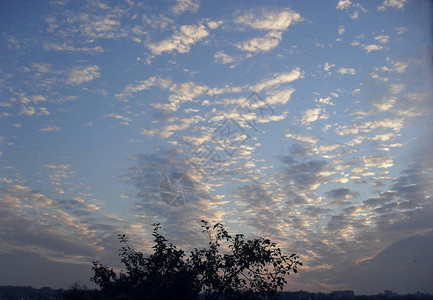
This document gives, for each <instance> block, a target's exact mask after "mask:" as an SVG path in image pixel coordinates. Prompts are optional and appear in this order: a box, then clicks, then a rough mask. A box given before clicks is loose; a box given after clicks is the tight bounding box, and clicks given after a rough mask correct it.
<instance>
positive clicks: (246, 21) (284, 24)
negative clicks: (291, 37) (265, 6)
mask: <svg viewBox="0 0 433 300" xmlns="http://www.w3.org/2000/svg"><path fill="white" fill-rule="evenodd" d="M300 21H302V17H301V15H300V14H299V13H297V12H294V11H292V10H291V9H285V10H283V11H270V10H262V12H261V13H260V14H256V13H255V12H249V13H246V14H243V15H241V16H239V17H238V18H237V19H236V20H235V22H236V23H238V24H243V25H247V26H250V27H252V28H254V29H257V30H264V31H268V32H267V33H266V34H265V35H264V36H263V37H256V38H253V39H250V40H247V41H244V42H241V43H238V44H237V45H236V47H237V48H239V49H241V50H243V51H248V52H252V53H258V52H267V51H269V50H272V49H274V48H275V47H277V46H278V45H279V43H280V42H281V40H282V34H283V32H285V31H287V29H288V28H289V26H291V25H292V24H296V23H297V22H300Z"/></svg>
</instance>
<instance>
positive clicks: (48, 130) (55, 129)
mask: <svg viewBox="0 0 433 300" xmlns="http://www.w3.org/2000/svg"><path fill="white" fill-rule="evenodd" d="M59 130H60V128H59V127H57V126H54V125H53V126H47V127H44V128H41V129H39V131H42V132H50V131H59Z"/></svg>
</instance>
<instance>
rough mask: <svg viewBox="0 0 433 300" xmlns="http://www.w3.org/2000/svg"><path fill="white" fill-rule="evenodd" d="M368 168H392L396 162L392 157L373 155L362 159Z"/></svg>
mask: <svg viewBox="0 0 433 300" xmlns="http://www.w3.org/2000/svg"><path fill="white" fill-rule="evenodd" d="M361 159H362V161H363V162H364V165H365V166H366V167H374V168H384V169H386V168H390V167H392V166H393V165H394V160H393V158H392V157H390V156H384V155H371V156H364V157H362V158H361Z"/></svg>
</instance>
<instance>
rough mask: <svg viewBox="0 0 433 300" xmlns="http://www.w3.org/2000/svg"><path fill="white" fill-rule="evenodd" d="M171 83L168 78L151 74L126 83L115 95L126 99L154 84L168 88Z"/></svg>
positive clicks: (120, 98)
mask: <svg viewBox="0 0 433 300" xmlns="http://www.w3.org/2000/svg"><path fill="white" fill-rule="evenodd" d="M171 84H172V81H171V79H170V78H162V77H158V76H152V77H149V78H148V79H145V80H140V81H137V82H136V83H134V84H129V85H127V86H126V87H125V88H124V89H123V91H121V92H120V93H118V94H116V95H115V97H116V98H117V99H119V100H126V98H128V97H131V96H133V95H134V94H136V93H138V92H141V91H144V90H149V89H150V88H152V87H154V86H159V87H161V88H165V89H166V88H169V87H170V86H171Z"/></svg>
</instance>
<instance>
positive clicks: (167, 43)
mask: <svg viewBox="0 0 433 300" xmlns="http://www.w3.org/2000/svg"><path fill="white" fill-rule="evenodd" d="M208 35H209V32H208V31H207V29H206V27H205V26H204V25H203V24H200V25H182V26H181V27H180V30H179V31H178V32H176V33H175V34H173V36H172V37H171V38H169V39H166V40H163V41H160V42H157V43H149V44H148V45H147V46H148V47H149V49H150V51H152V53H153V54H155V55H161V54H162V53H163V52H173V51H177V52H179V53H187V52H189V51H190V50H191V45H193V44H195V43H197V42H198V41H200V40H202V39H204V38H205V37H207V36H208Z"/></svg>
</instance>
